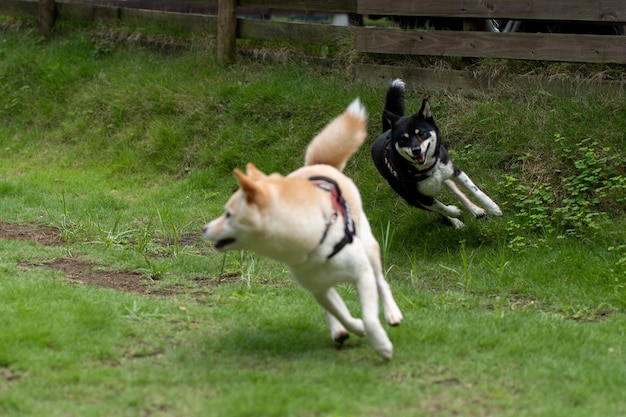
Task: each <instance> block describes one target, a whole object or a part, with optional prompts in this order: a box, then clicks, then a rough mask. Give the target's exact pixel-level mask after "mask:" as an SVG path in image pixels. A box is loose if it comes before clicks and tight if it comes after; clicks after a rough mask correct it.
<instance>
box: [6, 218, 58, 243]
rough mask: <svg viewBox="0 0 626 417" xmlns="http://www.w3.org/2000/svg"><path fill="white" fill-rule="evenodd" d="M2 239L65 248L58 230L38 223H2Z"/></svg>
mask: <svg viewBox="0 0 626 417" xmlns="http://www.w3.org/2000/svg"><path fill="white" fill-rule="evenodd" d="M0 239H12V240H34V241H35V242H37V243H39V244H40V245H43V246H63V245H64V244H65V241H64V240H63V239H61V235H60V233H59V230H58V229H55V228H54V227H49V226H44V225H41V224H37V223H29V224H13V223H6V222H2V221H0Z"/></svg>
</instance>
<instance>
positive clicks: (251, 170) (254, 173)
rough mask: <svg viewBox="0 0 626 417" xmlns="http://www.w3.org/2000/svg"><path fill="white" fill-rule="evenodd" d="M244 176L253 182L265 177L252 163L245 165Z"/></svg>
mask: <svg viewBox="0 0 626 417" xmlns="http://www.w3.org/2000/svg"><path fill="white" fill-rule="evenodd" d="M246 174H247V175H248V177H250V179H251V180H253V181H257V180H260V179H261V178H265V177H266V176H267V175H265V174H264V173H263V171H261V170H260V169H258V168H257V167H256V166H255V165H254V164H253V163H252V162H248V165H246Z"/></svg>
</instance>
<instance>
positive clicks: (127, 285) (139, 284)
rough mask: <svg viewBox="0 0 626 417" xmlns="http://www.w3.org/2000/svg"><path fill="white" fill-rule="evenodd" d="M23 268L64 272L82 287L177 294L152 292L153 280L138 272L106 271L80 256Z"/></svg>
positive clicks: (159, 291) (148, 293)
mask: <svg viewBox="0 0 626 417" xmlns="http://www.w3.org/2000/svg"><path fill="white" fill-rule="evenodd" d="M20 266H21V267H23V268H33V267H41V266H43V267H45V268H50V269H54V270H56V271H61V272H63V273H64V274H65V275H66V276H67V279H68V281H69V282H71V283H74V284H80V285H97V286H99V287H104V288H110V289H113V290H118V291H128V292H134V293H139V294H146V295H168V294H172V293H173V292H175V291H174V290H172V291H167V290H163V289H159V290H152V289H151V288H150V283H151V282H152V280H151V279H150V278H148V277H146V276H145V275H142V274H140V273H137V272H127V271H119V270H116V269H106V268H105V267H104V266H102V265H98V264H95V263H90V262H84V261H82V260H81V259H80V257H78V256H71V257H69V258H60V259H56V260H54V261H51V262H45V263H41V264H31V263H28V262H21V263H20Z"/></svg>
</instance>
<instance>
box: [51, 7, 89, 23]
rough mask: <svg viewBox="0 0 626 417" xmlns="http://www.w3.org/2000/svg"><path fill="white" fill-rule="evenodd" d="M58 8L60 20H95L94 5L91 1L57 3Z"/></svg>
mask: <svg viewBox="0 0 626 417" xmlns="http://www.w3.org/2000/svg"><path fill="white" fill-rule="evenodd" d="M56 9H57V19H59V20H83V21H91V20H93V6H92V5H91V4H89V3H81V4H77V3H57V6H56Z"/></svg>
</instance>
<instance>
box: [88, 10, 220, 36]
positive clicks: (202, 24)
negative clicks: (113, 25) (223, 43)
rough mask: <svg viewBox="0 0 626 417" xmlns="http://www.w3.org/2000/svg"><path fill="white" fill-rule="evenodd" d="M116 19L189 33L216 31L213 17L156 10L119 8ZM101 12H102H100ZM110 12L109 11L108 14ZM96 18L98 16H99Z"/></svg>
mask: <svg viewBox="0 0 626 417" xmlns="http://www.w3.org/2000/svg"><path fill="white" fill-rule="evenodd" d="M117 10H118V17H119V19H121V20H126V21H132V22H141V23H144V24H147V25H157V24H164V23H165V24H167V25H169V26H170V27H181V28H184V29H185V30H188V31H190V32H203V31H207V30H208V31H210V32H214V31H216V30H217V23H216V19H215V16H208V15H199V14H187V13H172V12H160V11H157V10H142V9H124V8H119V9H117ZM100 12H102V10H101V11H100ZM110 12H111V11H109V13H110ZM96 16H100V15H99V14H98V15H96Z"/></svg>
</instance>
